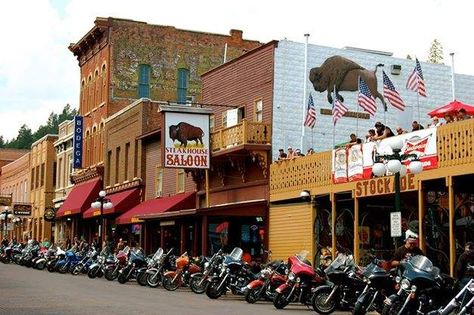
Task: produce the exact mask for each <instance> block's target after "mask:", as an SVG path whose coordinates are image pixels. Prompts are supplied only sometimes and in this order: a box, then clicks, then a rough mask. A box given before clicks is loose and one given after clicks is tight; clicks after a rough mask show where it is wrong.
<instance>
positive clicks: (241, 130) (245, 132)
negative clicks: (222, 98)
mask: <svg viewBox="0 0 474 315" xmlns="http://www.w3.org/2000/svg"><path fill="white" fill-rule="evenodd" d="M271 137H272V127H271V124H267V123H261V122H250V121H247V120H242V122H241V123H239V124H237V125H235V126H232V127H227V128H223V129H220V130H217V131H215V132H213V133H211V149H212V151H213V152H215V151H219V150H223V149H228V148H231V147H234V146H238V145H242V144H269V145H270V144H271Z"/></svg>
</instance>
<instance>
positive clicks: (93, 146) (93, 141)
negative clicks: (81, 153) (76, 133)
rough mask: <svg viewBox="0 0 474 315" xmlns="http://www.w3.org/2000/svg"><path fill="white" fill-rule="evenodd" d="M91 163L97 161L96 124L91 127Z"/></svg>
mask: <svg viewBox="0 0 474 315" xmlns="http://www.w3.org/2000/svg"><path fill="white" fill-rule="evenodd" d="M92 149H93V150H92V157H91V159H92V164H95V163H96V162H97V153H98V152H97V151H98V150H97V126H94V127H93V128H92Z"/></svg>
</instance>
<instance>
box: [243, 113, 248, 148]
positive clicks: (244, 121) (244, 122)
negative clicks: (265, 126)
mask: <svg viewBox="0 0 474 315" xmlns="http://www.w3.org/2000/svg"><path fill="white" fill-rule="evenodd" d="M247 126H248V123H247V120H246V119H243V120H242V128H243V131H242V133H243V135H242V138H243V139H242V144H246V143H247V142H248V141H247Z"/></svg>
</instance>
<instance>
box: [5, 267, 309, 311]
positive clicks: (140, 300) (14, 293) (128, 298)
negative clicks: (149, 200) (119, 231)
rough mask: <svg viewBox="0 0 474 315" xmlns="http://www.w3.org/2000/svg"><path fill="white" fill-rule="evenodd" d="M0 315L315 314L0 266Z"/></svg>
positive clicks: (235, 299) (298, 308) (237, 299)
mask: <svg viewBox="0 0 474 315" xmlns="http://www.w3.org/2000/svg"><path fill="white" fill-rule="evenodd" d="M0 314H2V315H3V314H8V315H13V314H15V315H16V314H28V315H30V314H31V315H42V314H58V315H59V314H61V315H62V314H68V315H69V314H70V315H73V314H114V315H120V314H124V315H136V314H173V315H180V314H186V315H194V314H196V315H199V314H206V315H210V314H226V315H232V314H238V315H245V314H249V315H250V314H251V315H256V314H258V315H261V314H279V315H282V314H283V315H284V314H294V315H298V314H302V315H304V314H316V313H315V312H314V311H312V310H308V309H307V308H306V307H305V306H302V305H289V306H287V307H286V308H285V309H284V310H276V309H275V308H274V307H273V304H271V303H269V302H259V303H257V304H253V305H251V304H248V303H247V302H245V301H244V300H243V298H242V297H236V296H225V297H222V298H220V299H218V300H211V299H209V298H208V297H207V296H206V295H205V294H203V295H197V294H194V293H193V292H191V291H190V290H189V289H187V288H183V289H182V290H181V289H179V290H178V291H176V292H168V291H166V290H164V289H163V288H155V289H153V288H149V287H141V286H139V285H138V284H137V283H136V282H129V283H127V284H119V283H118V282H117V281H114V282H109V281H107V280H105V279H103V278H102V279H89V278H88V277H87V275H79V276H72V275H70V274H64V275H63V274H58V273H49V272H48V271H39V270H35V269H30V268H26V267H21V266H17V265H14V264H10V265H4V264H1V263H0Z"/></svg>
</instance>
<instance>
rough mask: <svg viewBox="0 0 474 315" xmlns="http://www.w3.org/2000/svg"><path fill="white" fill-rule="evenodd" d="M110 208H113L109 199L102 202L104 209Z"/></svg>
mask: <svg viewBox="0 0 474 315" xmlns="http://www.w3.org/2000/svg"><path fill="white" fill-rule="evenodd" d="M112 208H113V204H112V203H111V202H110V201H108V202H106V203H104V209H112Z"/></svg>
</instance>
